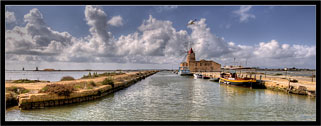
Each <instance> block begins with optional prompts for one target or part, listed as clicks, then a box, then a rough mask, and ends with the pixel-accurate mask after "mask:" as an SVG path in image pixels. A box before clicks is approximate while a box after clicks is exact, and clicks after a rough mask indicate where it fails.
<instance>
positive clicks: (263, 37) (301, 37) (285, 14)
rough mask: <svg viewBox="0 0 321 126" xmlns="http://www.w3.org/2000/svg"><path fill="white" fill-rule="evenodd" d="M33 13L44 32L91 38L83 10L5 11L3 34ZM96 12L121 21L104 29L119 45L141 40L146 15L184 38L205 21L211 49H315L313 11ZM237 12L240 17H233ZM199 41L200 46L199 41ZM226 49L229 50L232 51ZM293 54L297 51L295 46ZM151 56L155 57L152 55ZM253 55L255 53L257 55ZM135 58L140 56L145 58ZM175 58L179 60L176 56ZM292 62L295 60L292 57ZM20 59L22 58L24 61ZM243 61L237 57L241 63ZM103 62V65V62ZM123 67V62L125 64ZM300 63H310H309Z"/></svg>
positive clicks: (26, 8)
mask: <svg viewBox="0 0 321 126" xmlns="http://www.w3.org/2000/svg"><path fill="white" fill-rule="evenodd" d="M34 8H37V11H39V12H40V13H41V14H42V16H43V17H42V20H43V21H44V22H45V24H46V27H49V28H50V29H51V30H52V31H57V32H60V33H61V32H68V33H69V34H70V35H71V36H72V37H74V38H77V39H84V38H85V37H88V36H89V37H92V36H94V35H93V34H92V33H91V31H90V30H89V29H90V28H91V27H94V26H91V25H89V24H88V22H89V18H88V17H86V16H85V14H84V12H85V11H86V6H7V7H6V12H7V11H8V12H14V17H15V21H13V22H9V21H7V15H6V21H7V22H6V30H12V29H13V28H14V27H26V24H27V23H28V22H26V21H24V20H25V19H24V18H25V15H26V14H28V13H31V10H32V9H34ZM98 8H99V9H100V10H102V11H103V12H104V13H105V17H103V18H106V19H107V21H108V20H110V19H111V18H112V17H114V16H120V17H121V18H122V20H121V22H122V25H121V26H117V27H116V26H107V27H106V29H105V30H106V31H107V32H110V33H112V36H113V38H114V39H115V41H117V40H119V37H120V36H121V35H122V36H129V35H132V34H133V33H135V32H138V33H139V34H140V35H141V36H142V38H144V34H143V33H144V31H142V30H139V27H140V26H142V24H143V22H144V21H147V20H148V19H151V17H150V15H151V16H152V18H153V19H156V20H157V21H170V22H171V25H170V27H172V28H174V29H175V30H176V31H177V32H178V31H180V30H183V31H186V32H187V34H188V35H191V36H192V34H195V35H196V34H197V33H193V28H189V27H187V23H188V22H189V21H190V20H193V19H197V21H198V22H201V21H200V20H201V19H206V21H205V23H204V24H206V28H209V29H210V31H209V33H208V34H210V35H212V36H214V39H213V44H215V43H216V41H214V40H215V38H224V40H222V42H221V43H223V45H224V44H225V45H228V43H229V42H233V43H234V45H240V46H251V48H252V47H253V48H255V49H259V47H257V46H260V42H264V43H266V44H268V43H269V42H272V40H276V41H277V44H278V45H279V46H278V47H280V48H281V46H282V44H288V45H290V47H292V46H294V45H300V46H302V47H309V48H310V47H312V48H313V47H314V48H315V46H316V34H315V33H316V19H315V18H316V17H315V7H314V6H246V7H244V8H242V7H241V6H101V7H98ZM242 9H244V10H243V12H242V14H243V16H244V15H245V16H247V17H245V19H244V20H241V18H242V15H241V14H240V13H241V10H242ZM238 12H240V13H239V14H238ZM163 23H164V22H163ZM200 25H201V24H200ZM146 26H147V25H146ZM194 30H195V29H194ZM195 31H196V30H195ZM195 31H194V32H195ZM153 32H155V31H153ZM155 34H156V33H155ZM204 34H207V33H204ZM188 35H187V36H188ZM107 38H109V37H107ZM157 38H159V37H157ZM193 40H195V39H193ZM202 40H203V39H202ZM196 41H198V40H196ZM199 41H200V43H203V44H204V42H203V41H201V40H199ZM211 41H212V40H211V39H210V40H208V43H209V44H211ZM31 43H32V42H31ZM84 43H85V42H84ZM88 43H89V42H88ZM115 43H116V42H115ZM165 43H167V42H165ZM195 46H196V45H195ZM262 46H263V45H262ZM159 47H163V46H159ZM256 47H257V48H256ZM39 48H40V47H39ZM196 48H197V47H196ZM203 48H204V47H202V48H199V50H197V51H199V54H200V56H199V57H202V56H203V55H201V54H202V53H203V52H206V51H205V50H202V49H203ZM227 48H228V49H232V47H231V48H230V47H227ZM261 49H262V48H261ZM298 49H301V48H299V47H298ZM165 50H166V49H165ZM152 51H154V52H157V51H158V50H152ZM129 52H131V51H129ZM132 52H135V51H132ZM303 52H304V51H303ZM213 53H221V52H213ZM12 54H14V53H12ZM257 54H259V52H258V53H257ZM16 55H17V54H16ZM20 55H21V54H20ZM38 55H39V54H38ZM140 55H142V56H144V55H145V54H140ZM146 55H149V54H146ZM151 55H154V54H151ZM157 55H158V54H157ZM164 55H166V54H164ZM204 55H205V54H204ZM231 55H232V56H231ZM231 55H225V56H223V54H222V55H219V56H216V55H215V56H211V55H209V56H204V58H205V59H213V60H218V61H220V62H221V64H222V65H223V64H225V63H226V62H228V61H226V60H230V59H228V58H230V57H233V56H234V57H235V56H237V55H235V54H232V53H231ZM312 55H313V54H312ZM28 56H30V55H28ZM287 56H288V55H287ZM33 57H35V56H33ZM106 57H108V56H106ZM106 57H104V58H106ZM176 57H180V56H177V55H176ZM294 57H296V58H298V56H294ZM269 58H271V57H269ZM305 58H306V57H305ZM17 59H19V58H17ZM25 59H28V58H26V57H25ZM29 59H30V58H29ZM34 59H35V58H34ZM241 59H242V58H240V60H241ZM244 59H245V58H244V57H243V60H244ZM272 59H273V60H275V57H272ZM254 60H255V59H253V62H255V61H254ZM292 60H293V59H291V61H290V60H289V62H292ZM313 60H315V56H314V58H312V61H313ZM49 61H50V62H53V61H55V62H56V60H48V62H49ZM60 61H61V60H57V62H60ZM69 61H70V62H77V61H78V60H77V61H72V60H67V61H64V62H69ZM106 61H108V60H106ZM106 61H105V60H104V62H106ZM126 62H127V63H128V61H126ZM129 62H131V61H129ZM282 62H283V61H282ZM306 62H311V58H309V59H308V60H307V61H306ZM139 63H140V62H138V64H139ZM147 64H154V63H147ZM164 64H167V65H165V66H164V67H169V66H170V67H171V66H172V65H173V64H174V65H177V63H172V62H170V63H166V62H164ZM287 65H289V66H288V67H291V66H297V67H304V66H305V63H304V62H303V63H301V64H291V63H289V64H284V66H285V67H286V66H287ZM253 66H261V67H276V66H273V65H272V66H269V65H260V64H255V63H253ZM48 67H49V66H48ZM308 67H309V68H314V67H315V63H314V64H309V66H308Z"/></svg>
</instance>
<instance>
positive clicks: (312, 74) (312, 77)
mask: <svg viewBox="0 0 321 126" xmlns="http://www.w3.org/2000/svg"><path fill="white" fill-rule="evenodd" d="M313 74H314V73H313V71H312V76H311V79H312V82H313Z"/></svg>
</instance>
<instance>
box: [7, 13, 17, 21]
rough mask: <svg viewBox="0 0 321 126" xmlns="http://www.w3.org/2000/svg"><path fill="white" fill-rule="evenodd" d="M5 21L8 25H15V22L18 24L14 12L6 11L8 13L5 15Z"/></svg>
mask: <svg viewBox="0 0 321 126" xmlns="http://www.w3.org/2000/svg"><path fill="white" fill-rule="evenodd" d="M5 21H6V23H14V22H16V17H15V15H14V12H10V11H6V13H5Z"/></svg>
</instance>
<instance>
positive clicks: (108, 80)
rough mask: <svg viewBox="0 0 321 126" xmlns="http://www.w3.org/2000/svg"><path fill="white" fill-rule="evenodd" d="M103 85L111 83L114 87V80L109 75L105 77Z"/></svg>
mask: <svg viewBox="0 0 321 126" xmlns="http://www.w3.org/2000/svg"><path fill="white" fill-rule="evenodd" d="M102 84H103V85H111V86H112V87H114V81H113V80H112V79H111V78H110V77H108V78H105V79H104V81H103V82H102Z"/></svg>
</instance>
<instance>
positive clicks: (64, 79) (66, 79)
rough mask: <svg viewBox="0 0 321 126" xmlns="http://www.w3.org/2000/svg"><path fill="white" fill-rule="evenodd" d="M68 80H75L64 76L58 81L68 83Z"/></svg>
mask: <svg viewBox="0 0 321 126" xmlns="http://www.w3.org/2000/svg"><path fill="white" fill-rule="evenodd" d="M70 80H75V78H73V77H71V76H64V77H62V78H61V79H60V81H70Z"/></svg>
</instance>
